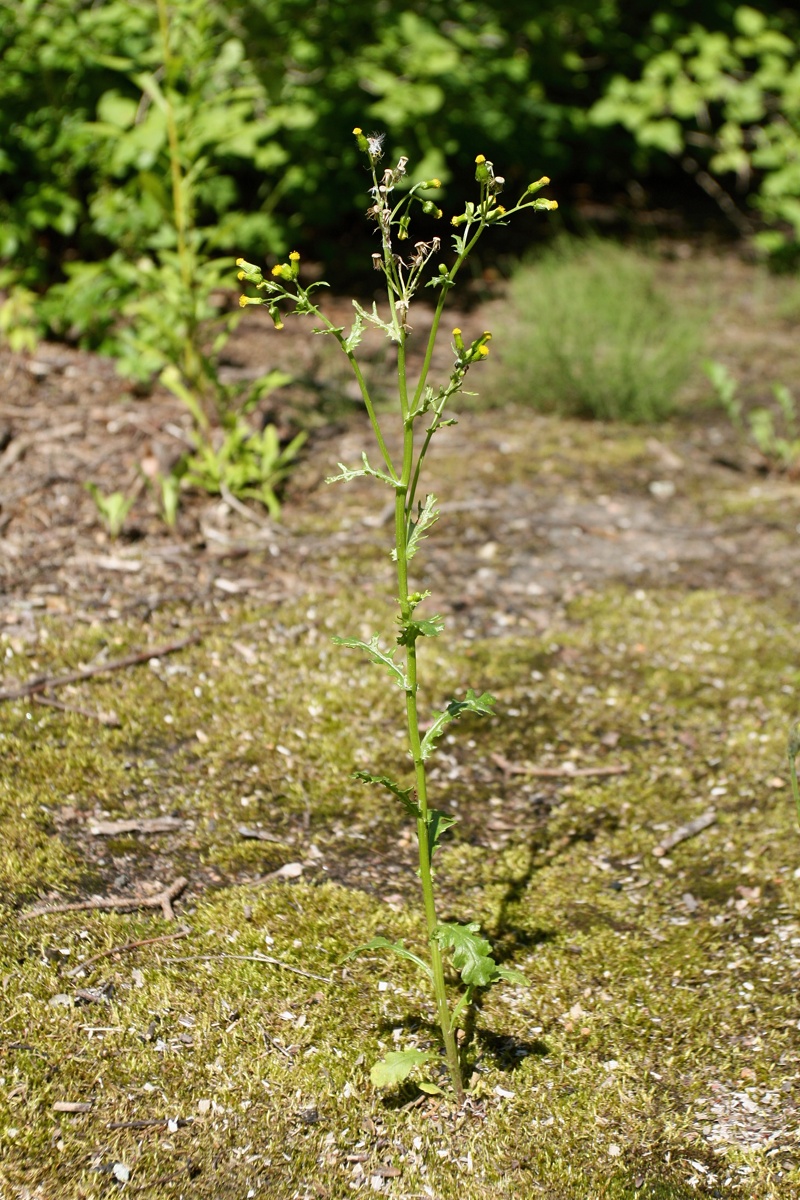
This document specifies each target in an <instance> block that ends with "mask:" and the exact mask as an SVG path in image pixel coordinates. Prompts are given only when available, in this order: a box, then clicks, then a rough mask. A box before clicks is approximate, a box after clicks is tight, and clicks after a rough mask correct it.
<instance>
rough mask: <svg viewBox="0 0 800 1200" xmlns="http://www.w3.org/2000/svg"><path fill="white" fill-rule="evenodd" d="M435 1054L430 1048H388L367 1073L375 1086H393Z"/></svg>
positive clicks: (406, 1077)
mask: <svg viewBox="0 0 800 1200" xmlns="http://www.w3.org/2000/svg"><path fill="white" fill-rule="evenodd" d="M435 1057H436V1055H435V1054H434V1053H433V1051H431V1050H390V1051H389V1053H388V1054H387V1055H386V1057H385V1058H382V1059H381V1060H380V1062H376V1063H375V1065H374V1066H373V1068H372V1070H371V1071H370V1073H369V1077H370V1079H371V1080H372V1082H373V1083H374V1084H375V1087H383V1088H388V1087H394V1085H395V1084H398V1083H402V1082H403V1080H404V1079H408V1076H409V1075H410V1074H411V1072H412V1071H413V1070H415V1069H416V1068H417V1067H419V1066H421V1065H422V1063H426V1062H429V1061H430V1059H432V1058H435Z"/></svg>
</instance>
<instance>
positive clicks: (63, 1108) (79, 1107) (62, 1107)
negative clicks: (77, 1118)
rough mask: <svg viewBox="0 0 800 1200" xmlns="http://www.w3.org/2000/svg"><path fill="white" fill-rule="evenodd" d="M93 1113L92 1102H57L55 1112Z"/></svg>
mask: <svg viewBox="0 0 800 1200" xmlns="http://www.w3.org/2000/svg"><path fill="white" fill-rule="evenodd" d="M91 1111H92V1102H91V1100H56V1102H55V1104H54V1105H53V1112H63V1113H87V1112H91Z"/></svg>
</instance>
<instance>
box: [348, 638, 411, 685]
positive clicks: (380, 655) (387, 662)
mask: <svg viewBox="0 0 800 1200" xmlns="http://www.w3.org/2000/svg"><path fill="white" fill-rule="evenodd" d="M331 641H332V642H333V643H334V645H336V646H347V647H348V648H349V649H351V650H363V651H364V653H365V654H367V655H368V656H369V657H370V659H371V660H372V661H373V662H374V663H377V664H378V666H381V667H386V669H387V670H388V671H389V672H390V674H391V675H392V677H393V679H394V681H395V683H396V684H397V686H398V687H401V688H406V687H408V682H407V680H406V677H405V675H404V674H403V672H402V671H401V670H400V668H399V667H398V665H397V663H396V662H395V661H394V659H393V658H392V655H391V654H388V653H387V652H386V651H385V650H381V648H380V645H379V644H378V635H377V633H376V634H374V635H373V636H372V637H371V638H370V640H369V641H368V642H362V641H361V639H360V638H343V637H332V638H331Z"/></svg>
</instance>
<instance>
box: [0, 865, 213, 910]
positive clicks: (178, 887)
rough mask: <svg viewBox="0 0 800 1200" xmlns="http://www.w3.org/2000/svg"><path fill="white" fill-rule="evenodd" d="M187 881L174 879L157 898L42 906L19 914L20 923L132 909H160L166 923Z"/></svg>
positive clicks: (99, 898) (115, 898)
mask: <svg viewBox="0 0 800 1200" xmlns="http://www.w3.org/2000/svg"><path fill="white" fill-rule="evenodd" d="M188 882H189V880H188V879H184V878H183V876H181V877H180V879H176V880H175V882H174V883H171V884H170V886H169V887H168V888H165V889H164V891H163V892H159V893H158V895H157V896H109V897H107V898H105V899H104V898H103V897H102V896H94V897H93V898H92V899H91V900H78V901H76V902H75V903H73V904H43V905H42V906H41V908H32V909H30V911H29V912H26V913H21V914H20V920H21V921H29V920H30V919H31V918H32V917H44V916H48V915H49V914H50V913H64V912H86V911H88V910H90V909H98V908H99V909H116V910H117V911H119V910H122V911H125V910H126V909H133V908H160V909H161V911H162V912H163V914H164V919H165V920H167V921H174V920H175V913H174V912H173V909H172V901H173V900H174V899H175V898H176V897H177V896H180V894H181V892H182V891H183V890H184V888H185V887H186V886H187V884H188Z"/></svg>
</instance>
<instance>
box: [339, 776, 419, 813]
mask: <svg viewBox="0 0 800 1200" xmlns="http://www.w3.org/2000/svg"><path fill="white" fill-rule="evenodd" d="M353 778H354V779H360V780H361V781H362V783H377V784H380V786H381V787H385V788H386V789H387V790H388V791H390V792H391V793H392V795H393V796H396V797H397V799H398V800H399V801H400V803H401V804H402V806H403V808H404V809H405V810H406V812H407V813H408V814H409V816H411V817H416V818H417V820H419V818H420V817H421V816H422V813H421V812H420V810H419V805H418V804H415V803H414V801H413V800H412V799H411V796H412V793H413V791H414V789H413V788H410V787H408V788H404V787H400V784H399V783H395V781H394V780H393V779H390V778H389V776H388V775H371V774H370V772H369V771H354V772H353Z"/></svg>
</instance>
